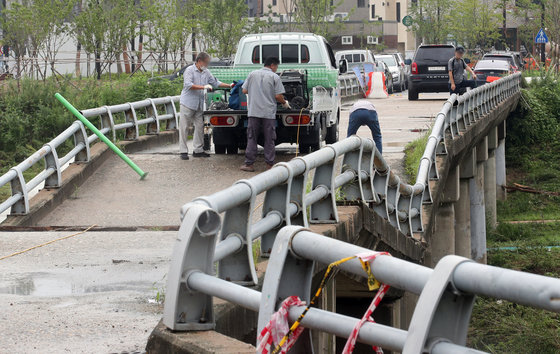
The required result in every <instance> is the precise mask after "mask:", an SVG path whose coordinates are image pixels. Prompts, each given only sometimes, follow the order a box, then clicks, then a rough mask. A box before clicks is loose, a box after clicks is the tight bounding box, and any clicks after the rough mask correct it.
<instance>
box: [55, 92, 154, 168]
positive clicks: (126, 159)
mask: <svg viewBox="0 0 560 354" xmlns="http://www.w3.org/2000/svg"><path fill="white" fill-rule="evenodd" d="M54 97H56V98H57V99H58V100H59V101H60V102H61V103H62V104H63V105H64V107H66V108H68V110H69V111H70V112H72V114H74V115H75V116H76V118H78V119H79V120H80V121H81V122H82V123H84V125H85V126H86V127H88V128H89V130H91V131H92V132H94V133H95V135H97V136H98V137H99V140H101V141H102V142H104V143H105V144H107V146H108V147H109V148H110V149H111V150H113V151H114V152H115V154H117V155H118V156H119V157H120V158H121V159H123V160H124V162H126V163H127V164H128V165H129V166H130V167H132V169H133V170H134V171H136V173H138V174H139V175H140V179H144V178H146V176H147V175H148V172H144V171H142V169H140V167H138V166H137V165H136V164H135V163H134V162H132V160H131V159H130V158H129V157H128V156H126V155H125V154H124V152H122V151H121V150H120V149H119V148H118V147H117V146H116V145H115V144H113V142H112V141H111V140H109V139H108V138H107V137H106V136H105V135H104V134H103V133H102V132H100V131H99V129H97V128H96V127H95V125H93V124H91V122H90V121H89V120H88V119H87V118H86V117H84V115H83V114H82V113H80V111H78V110H77V109H76V108H75V107H74V106H72V104H71V103H70V102H68V101H67V100H66V99H65V98H64V97H62V95H61V94H60V93H56V94H55V95H54Z"/></svg>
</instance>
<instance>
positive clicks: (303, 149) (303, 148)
mask: <svg viewBox="0 0 560 354" xmlns="http://www.w3.org/2000/svg"><path fill="white" fill-rule="evenodd" d="M298 150H299V153H300V154H301V155H307V154H309V150H311V145H309V144H299V147H298Z"/></svg>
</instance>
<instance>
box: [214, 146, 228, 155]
mask: <svg viewBox="0 0 560 354" xmlns="http://www.w3.org/2000/svg"><path fill="white" fill-rule="evenodd" d="M214 152H215V153H216V155H223V154H225V153H226V146H225V145H217V144H214Z"/></svg>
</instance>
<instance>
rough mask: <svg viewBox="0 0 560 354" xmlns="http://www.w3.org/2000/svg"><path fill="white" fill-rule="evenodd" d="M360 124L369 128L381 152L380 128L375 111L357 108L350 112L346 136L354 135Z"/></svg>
mask: <svg viewBox="0 0 560 354" xmlns="http://www.w3.org/2000/svg"><path fill="white" fill-rule="evenodd" d="M362 125H367V126H368V127H369V130H371V135H372V137H373V141H375V146H376V147H377V150H379V152H380V153H383V147H382V145H381V128H380V127H379V120H378V119H377V112H376V111H373V110H369V109H358V110H356V111H354V112H352V114H350V121H349V122H348V133H347V136H350V135H354V134H356V132H357V131H358V129H360V127H361V126H362Z"/></svg>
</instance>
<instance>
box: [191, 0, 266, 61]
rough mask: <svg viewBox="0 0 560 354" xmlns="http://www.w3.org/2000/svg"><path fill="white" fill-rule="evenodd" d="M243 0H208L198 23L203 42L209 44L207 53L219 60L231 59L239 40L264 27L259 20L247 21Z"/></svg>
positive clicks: (245, 6)
mask: <svg viewBox="0 0 560 354" xmlns="http://www.w3.org/2000/svg"><path fill="white" fill-rule="evenodd" d="M246 13H247V5H246V4H245V1H243V0H208V1H207V5H206V8H205V11H204V12H203V17H202V18H201V22H200V29H201V32H202V33H203V34H204V41H205V42H206V43H211V45H209V46H207V47H208V52H209V53H212V54H215V55H217V56H218V57H219V58H221V59H225V58H231V57H232V56H233V54H234V53H235V51H236V49H237V43H238V42H239V39H240V38H241V37H242V36H243V35H244V34H246V33H250V32H260V30H261V29H262V27H263V26H264V25H265V24H264V23H263V22H262V21H260V20H259V19H254V20H249V19H248V18H247V17H246V16H245V14H246Z"/></svg>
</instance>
